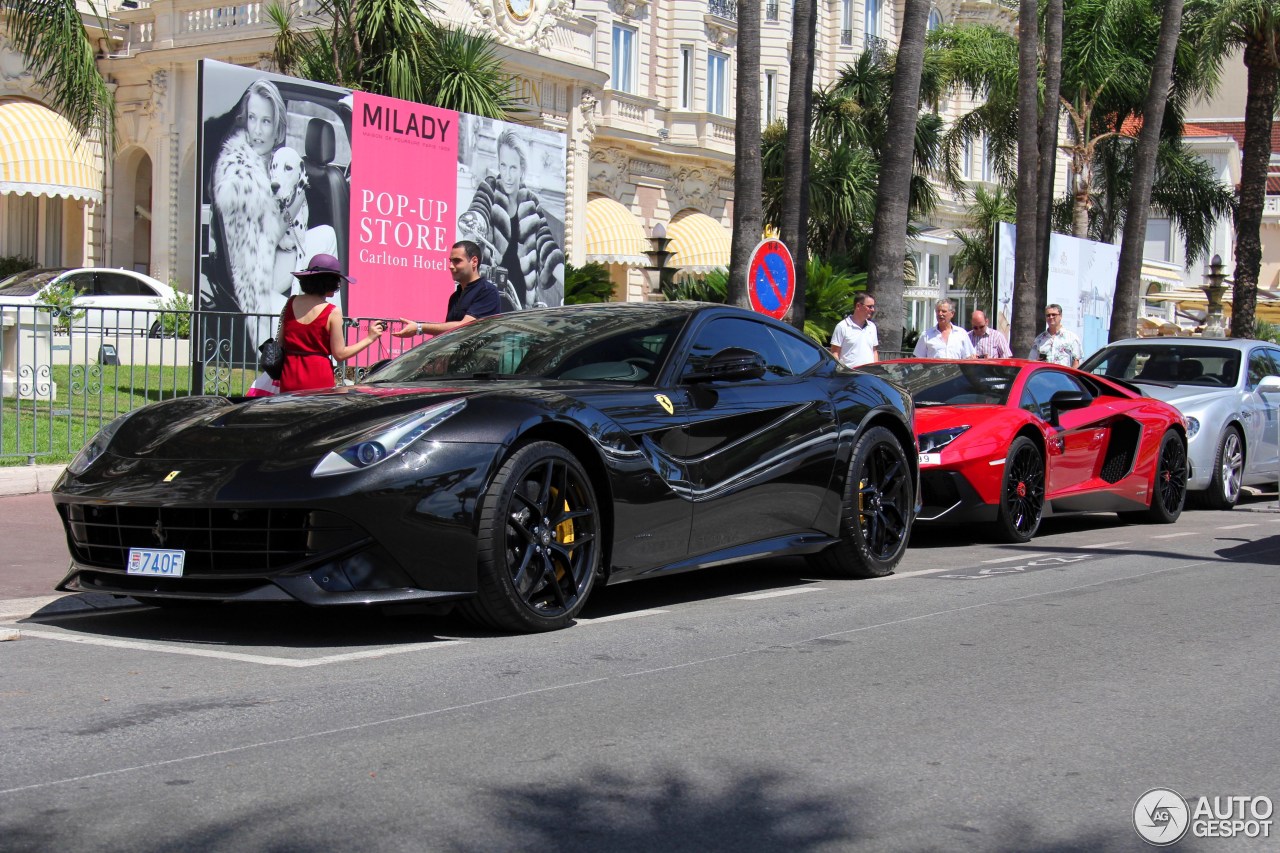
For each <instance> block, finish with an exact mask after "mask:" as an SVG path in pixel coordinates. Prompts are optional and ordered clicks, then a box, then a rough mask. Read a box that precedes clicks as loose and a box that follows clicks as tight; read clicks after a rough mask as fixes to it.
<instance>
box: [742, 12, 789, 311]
mask: <svg viewBox="0 0 1280 853" xmlns="http://www.w3.org/2000/svg"><path fill="white" fill-rule="evenodd" d="M737 63H738V68H737V74H738V82H737V104H736V105H735V109H736V110H737V114H736V115H737V117H736V118H735V120H734V140H735V144H734V148H735V154H734V168H733V238H732V243H731V245H730V250H729V303H730V304H731V305H740V306H742V307H743V308H746V307H748V306H749V305H750V304H751V303H750V299H749V296H748V288H749V287H750V286H751V283H750V282H748V281H747V265H748V264H749V263H750V262H751V250H752V249H754V248H755V245H756V243H757V242H759V240H760V234H761V232H762V231H763V230H764V213H763V210H762V207H761V205H762V201H761V184H762V181H763V177H762V174H761V167H760V3H759V0H752V1H751V2H747V3H740V4H739V5H738V49H737ZM794 286H795V285H794V283H793V284H792V287H794ZM791 296H792V299H793V300H794V298H795V291H794V290H793V291H792V294H791ZM793 304H794V301H793Z"/></svg>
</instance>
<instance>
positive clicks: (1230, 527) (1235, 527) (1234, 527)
mask: <svg viewBox="0 0 1280 853" xmlns="http://www.w3.org/2000/svg"><path fill="white" fill-rule="evenodd" d="M1257 526H1258V525H1256V524H1228V525H1226V526H1224V527H1215V528H1214V529H1215V530H1241V529H1243V528H1245V527H1257Z"/></svg>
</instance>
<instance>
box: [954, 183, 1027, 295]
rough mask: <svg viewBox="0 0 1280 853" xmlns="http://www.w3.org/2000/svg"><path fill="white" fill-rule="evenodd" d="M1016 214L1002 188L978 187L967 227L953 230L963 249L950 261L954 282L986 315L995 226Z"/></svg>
mask: <svg viewBox="0 0 1280 853" xmlns="http://www.w3.org/2000/svg"><path fill="white" fill-rule="evenodd" d="M1017 214H1018V210H1017V206H1016V205H1015V203H1014V199H1013V196H1012V195H1010V194H1009V193H1008V191H1006V190H1005V188H1004V187H1001V186H998V185H997V186H996V187H994V188H992V189H990V190H988V189H987V188H986V187H978V188H977V190H975V191H974V194H973V203H972V204H971V205H969V210H968V216H969V223H970V226H969V227H968V228H965V229H962V230H958V231H956V236H957V237H959V238H960V242H961V244H962V246H963V248H961V249H960V251H959V252H958V253H957V254H956V255H955V257H953V258H952V259H951V262H952V268H953V269H954V270H955V274H956V282H957V283H958V284H959V285H960V286H961V287H963V288H964V289H965V291H966V292H967V293H968V294H969V295H971V296H972V297H973V298H974V300H975V302H976V303H977V306H978V307H979V308H981V309H983V310H984V311H987V312H988V313H991V307H992V306H993V305H994V304H995V292H996V287H995V286H996V263H995V257H996V245H995V232H996V226H997V225H999V224H1000V223H1001V222H1010V221H1012V220H1013V219H1014V217H1015V216H1017ZM993 316H994V315H993Z"/></svg>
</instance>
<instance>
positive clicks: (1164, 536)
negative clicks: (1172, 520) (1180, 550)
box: [1151, 531, 1200, 539]
mask: <svg viewBox="0 0 1280 853" xmlns="http://www.w3.org/2000/svg"><path fill="white" fill-rule="evenodd" d="M1199 535H1200V534H1199V533H1196V532H1195V531H1187V532H1186V533H1162V534H1161V535H1159V536H1152V537H1151V538H1152V539H1177V538H1178V537H1179V536H1199Z"/></svg>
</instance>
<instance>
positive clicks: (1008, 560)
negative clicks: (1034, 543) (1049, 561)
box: [980, 551, 1049, 566]
mask: <svg viewBox="0 0 1280 853" xmlns="http://www.w3.org/2000/svg"><path fill="white" fill-rule="evenodd" d="M1047 556H1049V552H1048V551H1045V552H1043V553H1034V554H1018V555H1017V556H1015V557H1001V558H1000V559H998V560H983V561H982V562H981V563H980V565H983V566H987V565H990V564H991V563H1012V562H1014V561H1015V560H1034V559H1035V558H1036V557H1047Z"/></svg>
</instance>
